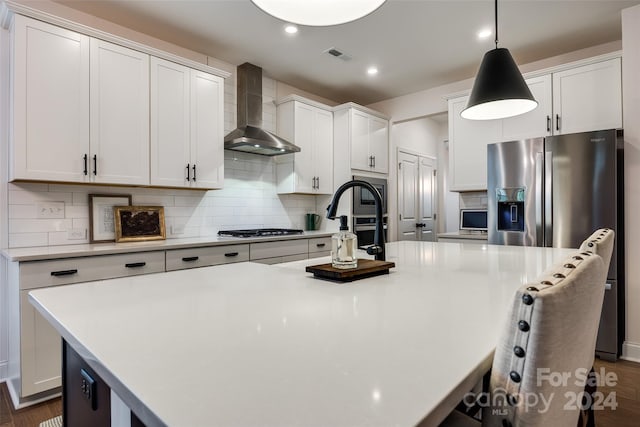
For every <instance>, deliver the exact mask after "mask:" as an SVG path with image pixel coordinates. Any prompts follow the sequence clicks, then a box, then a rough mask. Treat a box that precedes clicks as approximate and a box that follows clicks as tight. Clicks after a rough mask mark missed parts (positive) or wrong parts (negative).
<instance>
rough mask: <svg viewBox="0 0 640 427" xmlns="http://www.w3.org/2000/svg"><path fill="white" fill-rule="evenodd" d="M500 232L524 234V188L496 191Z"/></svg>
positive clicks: (499, 189)
mask: <svg viewBox="0 0 640 427" xmlns="http://www.w3.org/2000/svg"><path fill="white" fill-rule="evenodd" d="M496 204H497V207H496V208H497V209H496V211H497V214H498V215H497V216H498V218H497V219H498V224H497V225H498V230H499V231H519V232H524V224H525V217H524V213H525V209H524V188H498V189H496Z"/></svg>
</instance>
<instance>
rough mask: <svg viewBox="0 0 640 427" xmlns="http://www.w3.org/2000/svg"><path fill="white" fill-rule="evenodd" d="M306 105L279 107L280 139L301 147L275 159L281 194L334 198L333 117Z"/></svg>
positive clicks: (291, 100) (295, 102)
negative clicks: (295, 151) (294, 151)
mask: <svg viewBox="0 0 640 427" xmlns="http://www.w3.org/2000/svg"><path fill="white" fill-rule="evenodd" d="M304 101H306V100H304V98H300V97H295V99H294V98H293V97H292V98H287V99H286V100H284V101H283V102H281V103H280V104H279V105H278V114H277V121H278V135H279V136H281V137H282V138H284V139H286V140H289V141H291V142H293V143H294V144H295V145H297V146H298V147H300V151H299V152H297V153H293V154H286V155H282V156H278V157H276V178H277V182H278V193H279V194H290V193H302V194H333V113H332V112H331V111H329V110H328V108H329V107H327V109H323V108H320V107H318V106H316V105H317V103H313V102H312V101H309V102H308V103H307V102H304ZM312 104H315V105H312Z"/></svg>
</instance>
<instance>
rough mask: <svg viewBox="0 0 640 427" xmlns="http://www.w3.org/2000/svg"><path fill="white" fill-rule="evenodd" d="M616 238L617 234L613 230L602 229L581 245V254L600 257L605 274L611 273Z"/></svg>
mask: <svg viewBox="0 0 640 427" xmlns="http://www.w3.org/2000/svg"><path fill="white" fill-rule="evenodd" d="M614 238H615V232H614V231H613V230H612V229H610V228H601V229H599V230H596V231H595V232H594V233H593V234H592V235H591V236H589V237H587V239H586V240H585V241H584V242H582V244H581V245H580V252H590V253H594V254H598V255H600V258H602V260H603V261H604V270H605V274H607V272H608V271H609V264H610V263H611V254H612V253H613V240H614Z"/></svg>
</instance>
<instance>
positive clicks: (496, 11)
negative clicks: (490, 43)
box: [494, 0, 498, 49]
mask: <svg viewBox="0 0 640 427" xmlns="http://www.w3.org/2000/svg"><path fill="white" fill-rule="evenodd" d="M494 10H495V18H496V49H497V48H498V0H495V8H494Z"/></svg>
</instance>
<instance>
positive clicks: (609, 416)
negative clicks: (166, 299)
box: [0, 360, 640, 427]
mask: <svg viewBox="0 0 640 427" xmlns="http://www.w3.org/2000/svg"><path fill="white" fill-rule="evenodd" d="M602 368H603V369H604V371H605V372H606V373H609V372H613V373H615V374H616V376H617V380H616V381H615V383H616V384H615V385H612V386H610V387H606V386H600V387H598V391H600V392H602V393H603V395H604V396H607V395H608V394H609V393H614V392H615V400H616V401H617V404H618V406H617V408H616V409H615V410H613V409H611V408H610V407H608V406H607V405H606V404H605V405H603V406H605V408H604V409H602V410H598V411H596V426H598V427H638V426H640V363H633V362H627V361H625V360H620V361H618V362H617V363H610V362H604V361H601V360H596V363H595V369H596V371H600V369H602ZM10 400H11V398H10V397H9V392H8V390H7V386H6V384H4V383H3V384H0V427H38V424H40V423H41V422H42V421H45V420H48V419H49V418H52V417H55V416H56V415H60V414H61V413H62V402H61V400H60V399H59V398H58V399H53V400H50V401H48V402H45V403H41V404H39V405H35V406H31V407H28V408H25V409H21V410H19V411H14V410H13V406H12V405H11V402H10Z"/></svg>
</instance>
